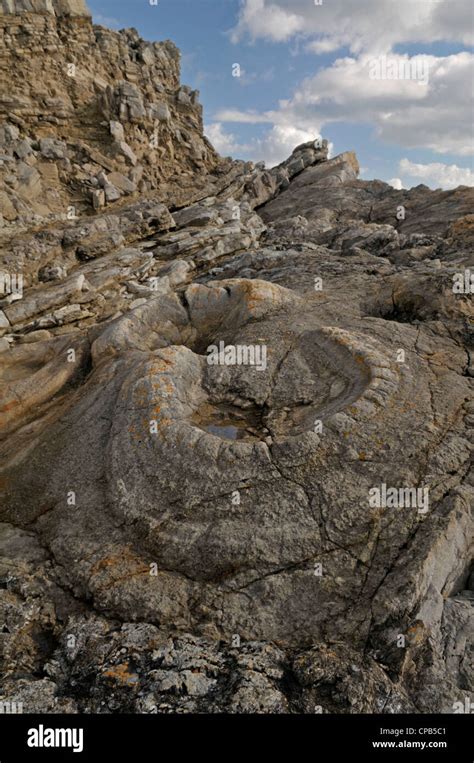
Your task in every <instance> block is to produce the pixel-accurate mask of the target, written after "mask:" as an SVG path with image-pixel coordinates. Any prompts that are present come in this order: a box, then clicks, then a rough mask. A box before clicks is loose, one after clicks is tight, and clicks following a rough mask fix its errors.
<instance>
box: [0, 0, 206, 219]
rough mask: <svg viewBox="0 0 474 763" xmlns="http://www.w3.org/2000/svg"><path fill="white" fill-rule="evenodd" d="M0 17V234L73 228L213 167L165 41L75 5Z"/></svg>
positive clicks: (9, 10) (64, 2) (27, 2)
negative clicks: (69, 222)
mask: <svg viewBox="0 0 474 763" xmlns="http://www.w3.org/2000/svg"><path fill="white" fill-rule="evenodd" d="M0 8H1V10H2V14H1V15H0V51H1V52H0V78H1V80H2V82H4V83H5V85H4V86H3V87H2V88H1V90H0V124H1V123H2V122H3V125H2V127H1V128H0V201H1V208H2V215H3V223H4V228H5V226H7V228H8V226H10V225H11V224H14V225H15V227H16V228H18V225H19V224H27V225H28V224H31V223H33V224H43V223H44V222H45V221H50V220H51V219H54V218H57V217H62V218H63V219H64V217H66V216H67V215H68V216H69V217H68V219H70V218H71V217H72V216H81V215H83V214H85V213H88V212H89V211H90V210H91V209H92V208H93V207H94V208H96V209H97V208H101V207H103V206H105V205H110V204H114V203H115V202H117V201H119V200H120V199H122V198H123V197H126V196H133V195H134V194H136V193H137V192H141V193H146V192H148V191H153V190H157V189H158V190H159V191H160V192H161V193H162V195H163V197H166V198H168V197H169V196H170V195H171V196H173V188H176V187H177V186H179V187H182V186H186V184H188V185H189V184H191V182H192V178H193V176H195V175H196V174H197V173H201V174H205V173H206V172H209V171H212V170H213V169H214V168H215V167H216V165H217V163H218V157H217V155H216V153H215V152H214V150H213V148H212V146H211V145H210V144H209V143H208V141H207V140H206V139H205V138H204V137H203V131H202V109H201V106H200V104H199V93H198V92H197V91H192V90H191V88H189V87H186V86H181V85H180V54H179V51H178V49H177V48H176V47H175V45H173V43H171V42H169V41H166V42H159V43H158V42H156V43H149V42H145V41H144V40H142V39H141V38H140V37H139V35H138V33H137V32H136V30H134V29H128V30H122V31H120V32H114V31H110V30H108V29H104V28H102V27H100V26H94V25H93V24H92V21H91V17H90V13H89V11H88V8H87V6H86V4H85V2H83V0H15V1H13V0H3V2H2V3H0ZM168 184H171V185H170V186H168ZM3 233H4V234H5V230H3Z"/></svg>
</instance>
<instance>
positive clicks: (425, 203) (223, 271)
mask: <svg viewBox="0 0 474 763" xmlns="http://www.w3.org/2000/svg"><path fill="white" fill-rule="evenodd" d="M0 24H1V28H2V42H1V60H2V68H3V70H4V72H6V73H7V75H8V81H9V83H10V87H9V89H8V92H6V91H3V92H2V93H1V97H0V108H1V110H2V117H3V124H2V126H1V127H0V136H1V142H2V148H1V150H2V155H1V161H2V167H1V169H0V172H1V182H2V183H3V190H2V192H1V196H0V203H1V208H2V214H3V222H4V224H3V228H2V237H3V241H4V250H3V254H2V255H1V260H0V265H1V268H2V273H1V276H2V281H1V284H2V288H3V299H2V300H1V301H0V391H1V402H0V424H1V426H2V434H1V435H0V456H1V464H2V466H1V471H0V488H1V490H2V501H1V506H0V670H1V671H2V677H3V680H2V683H1V686H0V700H1V701H4V702H21V703H23V707H24V710H25V712H35V711H44V712H51V713H54V712H71V713H74V712H124V711H127V712H137V713H150V712H176V711H178V712H192V711H194V712H222V711H228V712H236V713H237V712H262V713H269V712H276V713H283V712H292V713H314V712H323V713H360V712H368V713H375V712H384V713H400V712H406V711H415V712H442V713H451V712H455V711H456V707H457V706H458V704H457V703H461V704H462V703H465V700H466V698H468V700H470V701H472V699H473V698H474V697H473V694H472V678H473V675H472V622H473V621H472V600H473V592H472V591H473V576H472V574H471V566H470V565H471V558H472V517H471V514H472V506H473V496H474V479H473V474H472V469H471V455H472V443H473V440H474V402H473V396H472V387H473V379H474V363H473V358H474V354H473V353H474V350H473V342H472V320H473V315H474V311H473V306H472V293H473V291H474V283H473V278H472V275H471V273H472V270H471V269H472V268H474V262H473V257H472V245H473V230H474V216H473V215H472V209H473V201H474V199H473V191H472V189H467V188H458V189H456V190H454V191H450V192H443V191H430V190H429V189H428V188H426V187H425V186H419V187H417V188H414V189H412V190H410V191H396V190H394V189H393V188H391V187H390V186H388V185H386V184H385V183H382V182H379V181H361V180H359V179H358V171H359V167H358V163H357V159H356V157H355V156H354V154H352V153H344V154H342V155H340V156H338V157H335V158H331V159H328V153H327V144H326V142H325V141H323V142H320V141H315V142H310V143H307V144H304V145H302V146H298V147H297V148H295V150H294V152H293V154H292V156H291V157H289V159H288V160H287V161H285V162H283V163H282V164H281V165H280V166H278V167H276V168H274V169H272V170H265V169H264V168H263V167H262V166H260V165H257V166H254V165H252V164H251V163H243V162H234V161H232V160H230V159H228V160H222V159H221V158H220V157H218V156H217V155H216V153H215V151H214V150H213V148H212V146H210V145H209V143H208V142H207V141H206V139H205V138H204V137H203V135H202V122H201V109H200V106H199V105H198V102H197V94H196V93H195V92H194V93H193V92H192V91H190V90H189V89H187V88H184V87H182V86H180V83H179V54H178V51H177V50H176V48H175V47H174V46H173V45H172V43H168V42H166V43H153V44H150V43H145V42H144V41H142V40H141V39H140V38H139V37H138V35H137V34H136V32H134V31H133V30H127V31H122V32H118V33H116V32H110V31H108V30H105V29H103V28H101V27H94V26H92V24H91V21H90V18H89V16H88V14H87V9H86V8H85V6H84V4H83V3H82V2H66V0H64V1H63V2H60V1H59V0H58V2H48V1H47V0H45V1H44V2H41V0H36V1H35V0H32V1H31V2H28V1H27V0H25V1H24V2H10V0H4V2H3V14H2V16H1V17H0ZM70 65H74V68H73V69H69V71H70V72H74V74H73V75H71V76H70V74H69V73H68V66H70ZM155 135H156V141H154V144H153V145H152V146H151V145H150V136H155ZM155 144H156V145H155ZM70 207H72V208H73V214H70V215H68V214H67V211H68V209H69V208H70ZM211 348H216V350H217V351H218V352H217V355H215V356H214V360H213V362H210V355H209V351H210V349H211ZM229 349H230V354H226V353H227V351H228V350H229ZM239 349H240V351H245V353H244V355H241V356H238V355H236V354H235V353H237V350H239ZM219 352H220V353H221V354H219ZM232 353H234V355H233V354H232ZM252 353H253V354H252ZM238 357H240V360H237V358H238ZM252 358H253V362H252ZM463 707H464V704H463Z"/></svg>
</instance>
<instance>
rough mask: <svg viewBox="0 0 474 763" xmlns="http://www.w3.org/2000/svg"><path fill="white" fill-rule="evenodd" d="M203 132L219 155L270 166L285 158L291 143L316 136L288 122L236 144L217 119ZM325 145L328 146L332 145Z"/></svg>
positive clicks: (316, 133) (317, 134)
mask: <svg viewBox="0 0 474 763" xmlns="http://www.w3.org/2000/svg"><path fill="white" fill-rule="evenodd" d="M205 133H206V135H207V137H208V138H209V140H210V141H211V143H212V145H213V146H214V148H215V149H216V150H217V151H218V152H219V153H220V154H222V155H224V156H227V155H231V156H233V157H234V158H236V159H240V158H244V159H248V160H252V161H255V162H258V161H262V160H263V161H264V162H265V164H266V166H267V167H274V166H275V165H276V164H280V162H282V161H284V159H287V158H288V157H289V156H290V154H291V152H292V151H293V149H294V148H295V146H297V145H299V144H300V143H306V142H307V141H310V140H315V139H316V138H317V137H319V133H318V131H317V130H300V129H298V128H296V127H292V126H290V125H287V126H285V125H274V126H273V127H272V128H271V129H270V130H268V132H267V133H266V134H265V135H264V136H263V137H262V138H254V139H252V140H251V141H250V142H249V143H239V142H238V141H237V139H236V137H235V135H233V134H232V133H228V132H226V131H225V129H224V128H223V126H222V123H221V122H214V123H212V124H210V125H208V126H207V127H206V129H205ZM329 148H330V149H331V148H332V146H330V147H329Z"/></svg>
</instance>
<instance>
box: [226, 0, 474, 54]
mask: <svg viewBox="0 0 474 763" xmlns="http://www.w3.org/2000/svg"><path fill="white" fill-rule="evenodd" d="M374 30H376V31H375V33H374ZM246 37H249V38H250V39H252V40H257V39H267V40H273V41H275V42H283V41H288V40H290V39H292V38H295V37H301V38H303V39H304V40H305V41H306V43H307V47H308V49H309V50H312V51H313V52H314V53H317V54H319V53H325V52H331V51H333V50H337V49H338V48H341V47H346V46H347V47H348V48H349V49H350V50H351V52H352V53H360V52H361V51H364V50H365V51H372V52H379V53H382V52H387V51H389V50H391V49H392V48H393V46H394V45H395V44H396V43H411V42H425V43H431V42H433V41H435V40H448V41H459V42H462V43H464V44H472V42H473V25H472V10H471V0H450V2H449V3H447V2H442V1H441V0H397V2H394V0H357V2H351V3H348V2H347V0H327V1H326V0H323V2H322V4H321V5H317V4H316V3H314V2H311V0H243V3H242V7H241V11H240V15H239V19H238V23H237V25H236V27H235V28H234V30H233V32H232V39H233V41H234V42H239V41H241V40H242V39H245V38H246Z"/></svg>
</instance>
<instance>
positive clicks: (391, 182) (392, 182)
mask: <svg viewBox="0 0 474 763" xmlns="http://www.w3.org/2000/svg"><path fill="white" fill-rule="evenodd" d="M388 184H389V185H391V186H392V188H395V190H396V191H401V190H402V188H403V183H402V181H401V179H400V178H392V179H391V180H389V181H388Z"/></svg>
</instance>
